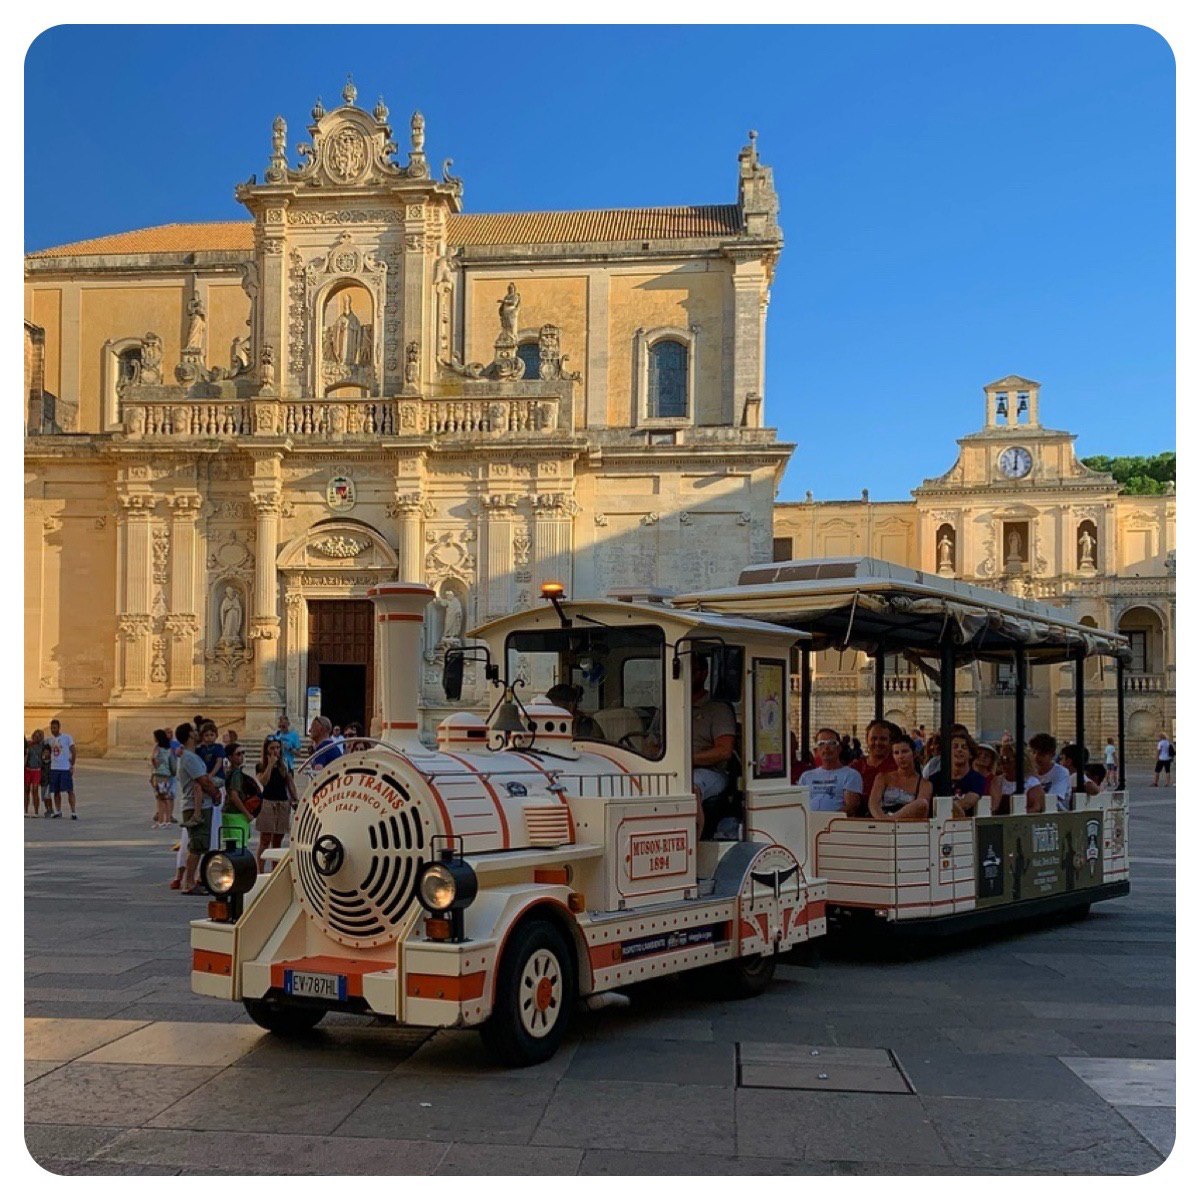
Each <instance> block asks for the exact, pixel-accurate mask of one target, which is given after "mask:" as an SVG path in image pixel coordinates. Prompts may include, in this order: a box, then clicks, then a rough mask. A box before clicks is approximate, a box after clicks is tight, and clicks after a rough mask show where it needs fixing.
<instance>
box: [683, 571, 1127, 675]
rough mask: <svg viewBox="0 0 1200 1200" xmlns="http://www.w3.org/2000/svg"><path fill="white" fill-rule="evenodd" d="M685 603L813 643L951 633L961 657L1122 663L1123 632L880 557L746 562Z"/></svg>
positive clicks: (899, 646)
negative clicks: (1018, 655)
mask: <svg viewBox="0 0 1200 1200" xmlns="http://www.w3.org/2000/svg"><path fill="white" fill-rule="evenodd" d="M672 604H674V605H675V606H677V607H679V608H685V609H706V610H716V611H718V612H725V613H736V614H738V615H740V616H743V617H753V618H756V619H758V620H762V621H768V622H771V623H772V624H776V625H788V626H790V627H791V628H793V629H797V630H803V631H805V632H807V633H810V634H812V637H813V647H814V649H818V650H822V649H827V648H840V647H844V646H852V647H854V648H855V649H857V650H863V651H866V652H867V653H868V654H875V653H879V652H882V653H885V654H901V653H905V652H908V653H909V654H915V655H917V656H920V657H934V656H936V655H937V654H938V653H939V647H940V646H941V643H942V640H943V639H944V638H945V637H947V636H949V637H950V638H951V639H952V640H953V642H954V644H955V646H956V648H957V649H956V656H957V658H958V659H959V661H962V662H969V661H971V660H972V659H977V658H978V659H986V660H991V661H995V662H1011V661H1012V654H1013V651H1014V650H1016V649H1017V648H1019V647H1021V648H1024V650H1025V651H1026V653H1027V655H1028V658H1029V660H1030V661H1031V662H1039V663H1053V662H1064V661H1066V660H1068V659H1070V658H1073V657H1075V656H1076V655H1078V654H1079V653H1080V652H1082V653H1084V654H1085V655H1096V654H1104V655H1113V656H1115V657H1120V658H1122V659H1123V660H1125V661H1126V662H1128V659H1129V654H1130V651H1129V641H1128V639H1127V638H1125V637H1123V636H1122V635H1121V634H1119V633H1113V632H1112V631H1110V630H1106V629H1098V628H1095V627H1093V626H1090V625H1081V624H1079V623H1077V622H1075V621H1072V620H1069V619H1068V618H1067V616H1066V614H1065V613H1064V612H1063V610H1062V609H1061V608H1056V607H1055V606H1054V605H1051V604H1043V603H1041V602H1039V601H1036V600H1024V599H1021V598H1020V597H1018V596H1010V595H1007V594H1006V593H1004V592H995V591H992V590H991V589H990V588H982V587H976V586H975V585H974V584H969V583H960V582H958V581H957V580H954V579H945V578H943V577H942V576H940V575H930V574H928V573H926V572H924V571H914V570H913V569H912V568H911V567H902V566H899V565H897V564H896V563H890V562H885V561H883V560H882V559H878V558H838V559H834V558H808V559H796V560H793V561H791V562H780V563H764V564H762V565H759V566H751V567H746V568H745V569H744V570H743V571H742V573H741V575H740V576H739V577H738V582H737V584H736V585H735V586H733V587H727V588H717V589H714V590H712V591H705V592H691V593H688V594H686V595H680V596H676V597H674V599H673V600H672Z"/></svg>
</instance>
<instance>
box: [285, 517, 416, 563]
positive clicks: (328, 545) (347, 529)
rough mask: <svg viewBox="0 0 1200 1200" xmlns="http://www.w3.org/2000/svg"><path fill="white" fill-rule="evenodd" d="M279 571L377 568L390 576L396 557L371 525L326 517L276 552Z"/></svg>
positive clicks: (397, 560) (388, 543) (352, 519)
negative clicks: (277, 553)
mask: <svg viewBox="0 0 1200 1200" xmlns="http://www.w3.org/2000/svg"><path fill="white" fill-rule="evenodd" d="M276 563H277V565H278V567H279V570H281V571H301V570H318V569H320V570H324V571H333V572H339V571H380V572H390V573H391V575H392V577H393V578H394V577H395V575H396V572H398V571H399V569H400V559H399V556H398V555H397V554H396V551H395V550H394V549H393V548H392V545H391V543H390V542H389V541H388V540H387V538H385V537H384V536H383V534H382V533H380V532H379V530H378V529H376V528H375V527H374V526H373V525H368V524H367V522H366V521H359V520H355V519H354V518H353V517H327V518H325V519H324V520H321V521H317V522H316V523H315V524H314V525H311V526H309V528H308V529H306V530H305V531H304V532H303V533H301V534H299V535H298V536H297V537H294V538H293V539H292V540H291V541H290V542H288V544H287V545H286V546H284V547H283V549H282V550H280V552H279V557H278V558H277V559H276Z"/></svg>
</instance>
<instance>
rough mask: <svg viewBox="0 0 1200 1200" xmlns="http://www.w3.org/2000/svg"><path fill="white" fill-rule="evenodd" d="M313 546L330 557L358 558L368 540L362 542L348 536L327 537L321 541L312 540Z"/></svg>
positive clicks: (319, 552)
mask: <svg viewBox="0 0 1200 1200" xmlns="http://www.w3.org/2000/svg"><path fill="white" fill-rule="evenodd" d="M311 545H312V548H313V549H314V550H316V551H317V553H318V554H324V555H326V556H327V557H329V558H357V557H358V555H359V554H361V553H362V551H363V550H364V549H365V548H366V545H367V543H366V542H360V541H357V540H355V539H354V538H348V537H341V536H339V537H327V538H323V539H322V540H321V541H319V542H312V543H311Z"/></svg>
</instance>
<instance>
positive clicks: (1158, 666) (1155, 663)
mask: <svg viewBox="0 0 1200 1200" xmlns="http://www.w3.org/2000/svg"><path fill="white" fill-rule="evenodd" d="M1117 631H1118V632H1119V633H1123V634H1125V636H1126V637H1128V638H1129V641H1130V645H1131V647H1132V649H1133V662H1132V664H1131V666H1130V672H1131V674H1133V675H1159V674H1162V673H1163V671H1165V669H1166V657H1165V652H1166V643H1165V631H1166V620H1165V619H1164V617H1163V614H1162V613H1161V612H1159V610H1158V609H1157V608H1155V607H1154V606H1153V605H1150V604H1144V603H1138V604H1132V605H1130V606H1129V607H1128V608H1126V609H1124V610H1123V611H1122V612H1121V614H1120V616H1119V617H1118V618H1117Z"/></svg>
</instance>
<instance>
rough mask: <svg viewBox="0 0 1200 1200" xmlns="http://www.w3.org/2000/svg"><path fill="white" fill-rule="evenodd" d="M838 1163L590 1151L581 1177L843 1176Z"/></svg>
mask: <svg viewBox="0 0 1200 1200" xmlns="http://www.w3.org/2000/svg"><path fill="white" fill-rule="evenodd" d="M845 1173H846V1172H845V1167H844V1166H843V1165H842V1164H839V1163H829V1162H805V1161H803V1160H802V1159H794V1158H749V1157H740V1156H735V1155H732V1154H721V1155H718V1154H699V1153H691V1152H689V1151H686V1150H666V1151H664V1152H662V1153H654V1152H652V1151H647V1150H588V1151H585V1152H584V1154H583V1161H582V1162H581V1163H580V1164H579V1174H580V1175H694V1176H711V1175H841V1174H845Z"/></svg>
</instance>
